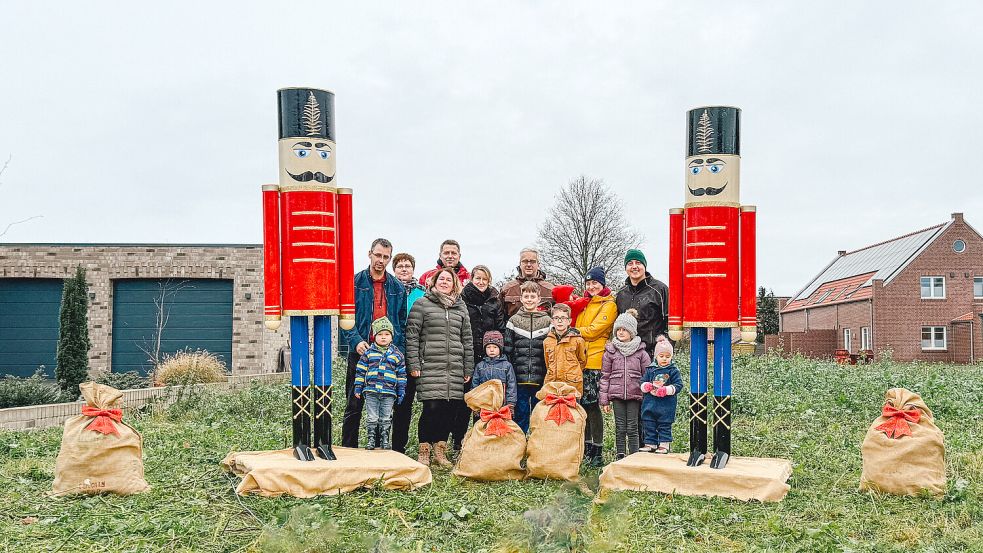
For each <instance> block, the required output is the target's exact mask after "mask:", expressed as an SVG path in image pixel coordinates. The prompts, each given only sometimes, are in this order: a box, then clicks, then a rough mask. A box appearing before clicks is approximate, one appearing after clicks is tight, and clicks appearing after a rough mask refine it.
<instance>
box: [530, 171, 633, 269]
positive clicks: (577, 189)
mask: <svg viewBox="0 0 983 553" xmlns="http://www.w3.org/2000/svg"><path fill="white" fill-rule="evenodd" d="M641 242H642V236H641V235H640V234H639V233H638V232H636V231H635V230H634V229H633V228H632V227H631V225H630V224H629V223H628V221H627V219H626V218H625V209H624V204H623V203H622V202H621V199H620V198H619V197H618V195H617V194H615V193H614V192H612V191H611V189H610V188H609V187H608V186H607V185H606V184H604V181H603V180H601V179H594V178H590V177H586V176H584V175H581V176H579V177H577V178H576V179H574V180H572V181H570V182H569V183H567V185H566V186H564V187H563V188H562V189H560V192H559V193H558V194H557V195H556V197H555V200H554V203H553V207H551V208H550V210H549V212H548V213H547V215H546V221H544V222H543V224H542V225H541V226H540V227H539V238H538V245H539V250H540V254H541V255H542V260H541V263H542V264H543V266H544V267H545V268H546V272H547V274H548V275H549V276H550V277H551V279H552V280H553V281H554V282H558V283H559V282H566V283H569V284H574V285H580V284H581V283H583V282H584V276H585V275H586V274H587V272H588V271H589V270H591V269H592V268H594V267H604V269H605V271H607V282H608V283H609V284H614V283H616V282H618V281H619V280H621V279H623V278H624V277H625V267H624V259H625V252H626V251H628V249H630V248H637V247H638V246H639V244H641Z"/></svg>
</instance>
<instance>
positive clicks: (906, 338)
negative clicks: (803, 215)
mask: <svg viewBox="0 0 983 553" xmlns="http://www.w3.org/2000/svg"><path fill="white" fill-rule="evenodd" d="M780 316H781V329H782V332H781V333H780V334H779V335H776V336H771V337H768V339H767V342H768V345H769V346H771V347H774V346H775V345H777V344H778V343H779V342H781V343H782V344H783V346H784V349H785V350H787V351H800V352H802V353H804V354H806V355H811V356H831V355H833V353H834V352H835V350H837V349H845V350H848V351H850V352H851V353H854V354H857V353H859V352H861V351H864V350H869V351H872V352H874V353H879V352H890V353H891V354H892V356H893V357H894V358H895V359H898V360H906V361H910V360H916V359H917V360H922V361H939V362H941V361H944V362H955V363H975V362H977V361H979V360H980V359H981V358H983V332H981V327H983V237H981V235H980V233H978V232H977V231H976V230H975V229H974V228H973V227H972V226H970V225H969V224H968V223H967V222H966V221H965V220H964V219H963V214H962V213H953V214H952V218H951V219H950V220H949V221H948V222H945V223H942V224H939V225H935V226H932V227H929V228H926V229H922V230H918V231H915V232H912V233H910V234H906V235H904V236H899V237H897V238H893V239H891V240H887V241H884V242H879V243H877V244H873V245H870V246H867V247H864V248H860V249H858V250H855V251H852V252H846V251H840V252H838V254H837V256H836V257H835V258H834V259H833V260H832V261H831V262H830V263H829V264H828V265H827V266H826V267H825V268H824V269H823V270H821V271H820V272H819V274H817V275H816V276H815V277H814V278H813V279H812V280H810V281H809V283H808V284H806V286H805V287H803V288H802V289H801V290H800V291H799V292H798V293H797V294H795V295H794V296H792V299H791V301H790V302H789V303H788V304H787V305H786V306H785V307H784V308H783V309H782V310H781V312H780Z"/></svg>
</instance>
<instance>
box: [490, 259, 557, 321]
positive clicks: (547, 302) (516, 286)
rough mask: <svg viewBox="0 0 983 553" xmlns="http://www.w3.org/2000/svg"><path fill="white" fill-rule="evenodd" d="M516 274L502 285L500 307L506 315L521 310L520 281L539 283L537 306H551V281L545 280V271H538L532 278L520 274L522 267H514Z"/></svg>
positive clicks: (508, 315)
mask: <svg viewBox="0 0 983 553" xmlns="http://www.w3.org/2000/svg"><path fill="white" fill-rule="evenodd" d="M515 270H516V274H518V275H519V276H517V277H515V278H514V279H512V280H510V281H509V282H507V283H506V284H505V286H502V294H501V297H502V309H503V310H504V311H505V316H506V317H511V316H512V315H515V314H516V313H518V312H519V311H521V310H522V290H520V288H522V283H523V282H526V281H530V282H535V283H536V284H538V285H539V296H540V299H539V306H540V307H541V308H546V309H549V308H550V307H552V306H553V283H552V282H549V281H547V280H546V273H544V272H542V271H539V273H537V274H536V276H534V277H532V278H525V277H523V276H522V269H521V268H520V267H516V268H515Z"/></svg>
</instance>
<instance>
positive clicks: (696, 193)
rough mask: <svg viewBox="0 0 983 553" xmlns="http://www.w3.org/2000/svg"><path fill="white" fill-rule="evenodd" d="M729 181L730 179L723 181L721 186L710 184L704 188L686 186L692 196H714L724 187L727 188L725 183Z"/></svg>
mask: <svg viewBox="0 0 983 553" xmlns="http://www.w3.org/2000/svg"><path fill="white" fill-rule="evenodd" d="M729 183H730V181H727V182H725V183H724V185H723V186H721V187H720V188H713V187H712V186H708V187H706V188H697V189H696V190H693V189H692V188H689V187H688V186H687V187H686V188H689V193H690V194H692V195H694V196H702V195H704V194H706V195H707V196H716V195H717V194H720V193H721V192H723V191H724V188H727V184H729Z"/></svg>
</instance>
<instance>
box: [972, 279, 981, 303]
mask: <svg viewBox="0 0 983 553" xmlns="http://www.w3.org/2000/svg"><path fill="white" fill-rule="evenodd" d="M973 297H974V298H976V299H978V300H983V277H973Z"/></svg>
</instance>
